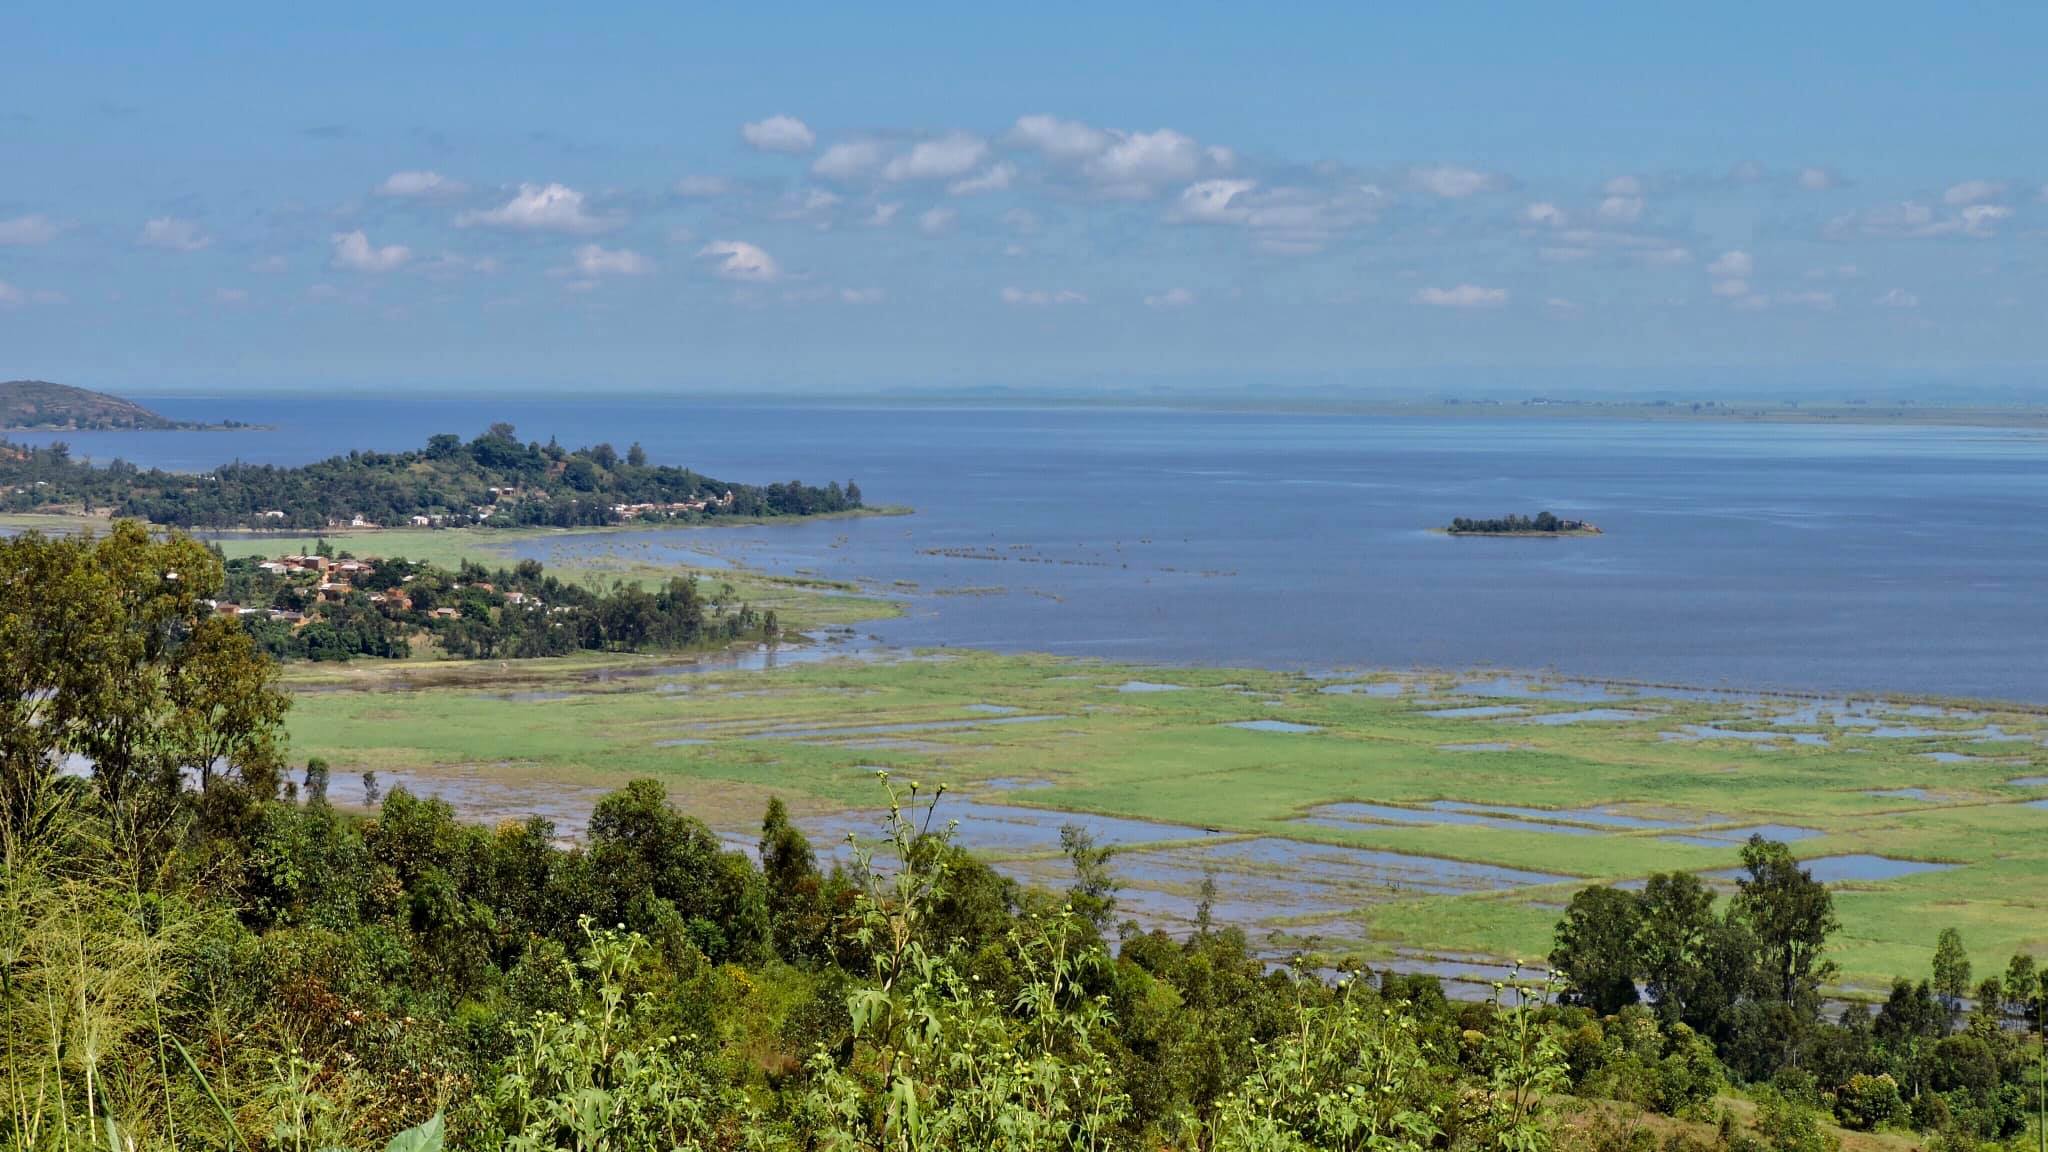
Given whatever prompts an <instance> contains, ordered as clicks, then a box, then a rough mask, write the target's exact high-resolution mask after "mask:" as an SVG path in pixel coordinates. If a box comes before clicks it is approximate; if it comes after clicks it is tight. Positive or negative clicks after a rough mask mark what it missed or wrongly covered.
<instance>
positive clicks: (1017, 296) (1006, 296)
mask: <svg viewBox="0 0 2048 1152" xmlns="http://www.w3.org/2000/svg"><path fill="white" fill-rule="evenodd" d="M1001 295H1002V300H1003V303H1005V304H1016V305H1028V306H1031V307H1037V308H1043V307H1046V306H1047V305H1054V304H1086V303H1087V302H1088V297H1087V296H1085V295H1083V294H1081V293H1079V292H1075V291H1072V290H1070V289H1066V288H1059V289H1045V288H1029V289H1026V288H1005V289H1003V291H1002V293H1001Z"/></svg>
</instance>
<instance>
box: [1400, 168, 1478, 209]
mask: <svg viewBox="0 0 2048 1152" xmlns="http://www.w3.org/2000/svg"><path fill="white" fill-rule="evenodd" d="M1408 175H1409V179H1411V180H1412V181H1414V183H1415V186H1416V187H1417V188H1420V189H1422V190H1423V191H1424V192H1427V193H1429V194H1430V195H1432V196H1436V197H1440V198H1442V199H1445V200H1463V199H1464V198H1466V197H1467V196H1475V195H1477V194H1479V193H1481V192H1486V191H1489V190H1491V189H1493V188H1495V187H1498V186H1499V182H1500V181H1499V178H1498V177H1496V176H1492V175H1490V174H1488V173H1485V172H1479V171H1475V170H1473V169H1471V168H1459V167H1456V166H1454V165H1450V164H1439V165H1436V166H1434V167H1430V168H1417V169H1415V170H1414V171H1413V172H1410V173H1409V174H1408Z"/></svg>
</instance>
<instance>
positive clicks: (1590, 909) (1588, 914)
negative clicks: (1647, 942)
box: [1550, 885, 1642, 1015]
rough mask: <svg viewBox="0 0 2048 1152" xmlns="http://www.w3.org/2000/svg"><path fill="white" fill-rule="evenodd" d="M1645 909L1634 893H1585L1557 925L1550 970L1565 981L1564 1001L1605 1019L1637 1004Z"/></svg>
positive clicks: (1602, 890) (1599, 888)
mask: <svg viewBox="0 0 2048 1152" xmlns="http://www.w3.org/2000/svg"><path fill="white" fill-rule="evenodd" d="M1641 926H1642V910H1641V908H1640V906H1639V905H1638V903H1637V900H1636V897H1635V895H1634V894H1632V893H1628V892H1624V891H1622V890H1621V889H1619V888H1609V887H1606V886H1604V885H1596V886H1594V887H1591V888H1582V889H1580V890H1579V891H1578V893H1577V894H1575V895H1574V896H1573V897H1572V901H1571V903H1570V904H1569V905H1567V906H1566V907H1565V911H1564V919H1563V920H1560V921H1558V925H1557V946H1556V947H1555V948H1553V949H1552V950H1551V953H1550V966H1551V968H1552V969H1553V970H1555V971H1557V972H1559V973H1561V974H1562V975H1563V976H1564V977H1565V980H1566V981H1567V985H1566V990H1565V996H1566V998H1567V999H1568V1000H1570V1001H1572V1002H1573V1003H1577V1004H1584V1005H1585V1006H1587V1007H1588V1008H1591V1009H1593V1010H1594V1011H1595V1012H1598V1013H1600V1014H1602V1015H1607V1014H1609V1013H1613V1012H1619V1011H1620V1010H1621V1009H1623V1008H1626V1007H1628V1006H1629V1005H1630V1004H1633V1003H1635V1002H1636V999H1637V993H1636V975H1637V973H1638V971H1639V970H1640V967H1641V966H1640V963H1639V961H1638V958H1637V942H1638V940H1639V939H1640V936H1641Z"/></svg>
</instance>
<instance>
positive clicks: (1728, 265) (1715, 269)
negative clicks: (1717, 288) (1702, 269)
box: [1707, 248, 1756, 280]
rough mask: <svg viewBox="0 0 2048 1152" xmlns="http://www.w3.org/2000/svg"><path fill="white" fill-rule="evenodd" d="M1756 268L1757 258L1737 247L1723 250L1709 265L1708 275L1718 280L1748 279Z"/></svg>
mask: <svg viewBox="0 0 2048 1152" xmlns="http://www.w3.org/2000/svg"><path fill="white" fill-rule="evenodd" d="M1755 270H1756V260H1755V259H1754V258H1753V257H1751V256H1750V254H1749V253H1747V252H1744V251H1742V250H1741V249H1739V248H1737V249H1734V250H1733V251H1728V252H1723V253H1721V255H1720V256H1718V257H1716V258H1715V260H1714V262H1713V263H1712V264H1709V265H1707V275H1709V276H1712V277H1713V278H1714V279H1716V280H1747V279H1749V277H1750V275H1751V274H1752V273H1753V272H1755Z"/></svg>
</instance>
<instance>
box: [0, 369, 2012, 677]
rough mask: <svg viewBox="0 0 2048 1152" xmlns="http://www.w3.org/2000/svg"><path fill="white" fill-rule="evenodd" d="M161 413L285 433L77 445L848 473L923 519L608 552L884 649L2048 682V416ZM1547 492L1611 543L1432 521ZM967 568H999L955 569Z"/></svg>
mask: <svg viewBox="0 0 2048 1152" xmlns="http://www.w3.org/2000/svg"><path fill="white" fill-rule="evenodd" d="M157 406H158V407H160V408H161V409H162V410H164V411H166V412H168V413H170V414H172V415H177V416H187V417H194V418H209V419H217V418H221V417H233V418H236V419H243V420H252V421H260V422H265V423H271V424H275V425H276V426H277V427H276V430H275V431H267V432H246V433H70V434H65V435H63V436H62V437H61V438H62V439H66V440H68V441H70V442H71V443H72V444H73V445H74V448H75V450H76V451H78V452H80V453H83V454H88V455H92V456H95V457H97V458H102V459H104V458H107V457H110V456H112V455H116V454H119V455H123V456H125V457H127V458H129V459H132V460H136V461H138V462H141V463H145V464H160V465H163V466H166V467H177V468H187V469H197V468H205V467H208V466H211V465H213V464H216V463H219V462H221V461H222V460H224V459H226V458H228V457H231V456H239V457H240V458H243V459H247V460H252V461H270V462H276V463H295V462H302V461H305V460H309V459H313V458H317V457H319V456H323V455H329V454H332V453H335V452H340V451H346V450H348V449H350V448H379V449H398V448H406V447H412V446H416V445H418V444H420V443H421V442H422V441H423V440H424V439H425V437H426V436H427V435H428V434H429V433H432V432H440V431H452V432H459V433H462V434H464V435H473V434H475V433H476V432H478V431H480V430H481V429H482V428H483V427H484V425H485V424H487V423H488V422H490V421H492V420H498V419H503V420H510V421H512V422H514V423H515V424H517V425H518V427H519V430H520V433H521V434H522V435H524V436H529V437H534V438H539V439H543V440H544V439H546V438H547V437H549V436H554V437H557V438H559V439H560V440H561V441H562V442H563V443H564V444H568V445H572V446H573V445H578V444H582V443H586V442H594V441H599V440H604V441H609V442H611V443H613V444H614V445H617V446H619V447H620V448H623V447H624V446H625V445H626V444H627V443H629V442H631V441H634V440H638V441H640V442H641V443H642V444H644V445H645V446H646V447H647V449H648V451H649V452H650V454H652V455H653V457H654V458H655V459H656V460H660V461H667V462H674V463H680V464H688V465H689V466H691V467H694V468H696V469H698V470H699V471H701V472H704V473H707V474H709V475H712V476H716V477H720V478H729V479H733V480H743V481H768V480H779V479H790V478H802V479H805V480H812V481H819V482H822V481H824V480H828V479H840V480H844V479H846V478H848V477H851V478H854V479H857V480H858V481H859V482H860V484H861V486H862V488H863V489H864V490H865V492H866V494H867V497H868V499H869V501H870V502H871V503H901V504H910V505H914V506H915V507H916V508H917V509H918V514H917V515H916V516H914V517H909V518H902V519H881V518H877V519H866V520H858V521H833V522H821V523H817V524H809V525H800V526H776V527H768V528H762V527H756V528H739V529H722V530H713V531H705V532H696V533H686V534H677V533H667V534H661V533H649V534H644V535H643V536H641V537H639V538H638V539H635V538H632V537H625V536H613V537H608V538H606V539H605V541H604V544H605V546H607V547H614V546H636V547H637V546H638V545H639V544H643V543H644V544H646V545H647V546H648V553H647V554H649V555H653V556H656V557H659V556H662V555H669V554H672V555H673V556H674V557H675V558H677V559H681V560H691V561H696V562H701V561H702V557H701V555H699V553H698V552H697V549H699V548H701V547H703V546H706V545H710V546H714V547H716V548H718V549H720V550H721V551H723V552H725V553H727V554H729V555H731V556H733V557H734V558H736V559H738V560H740V561H741V562H744V563H748V564H753V565H758V566H761V567H765V568H768V569H772V570H777V571H794V570H797V569H804V570H808V571H812V572H816V573H818V574H821V575H824V576H830V577H841V578H847V579H856V580H865V581H871V582H873V583H874V584H875V585H876V586H877V587H878V588H882V589H887V588H888V587H889V586H890V584H891V582H892V581H896V580H909V581H914V582H915V583H916V585H917V587H918V591H917V592H915V593H912V594H910V595H909V602H908V607H909V614H908V615H907V616H906V617H905V618H904V619H901V620H896V621H890V622H885V623H881V624H877V625H875V626H874V627H873V628H872V631H874V632H876V633H878V634H879V635H880V636H881V637H882V638H883V639H884V640H887V641H890V642H893V643H900V644H917V645H926V644H953V645H973V646H987V647H992V648H998V649H1005V650H1040V651H1050V652H1058V653H1069V654H1079V655H1094V656H1103V657H1109V658H1117V659H1132V660H1143V661H1158V662H1181V663H1194V664H1255V665H1266V666H1276V667H1300V668H1317V669H1320V668H1332V667H1339V666H1357V667H1408V666H1414V665H1423V666H1431V667H1451V668H1469V667H1475V666H1482V665H1497V666H1502V667H1507V668H1520V669H1554V670H1556V671H1557V672H1558V673H1560V674H1565V675H1574V676H1585V677H1594V678H1601V677H1613V678H1641V679H1649V680H1657V681H1671V682H1682V683H1689V684H1696V685H1702V686H1716V685H1721V686H1729V687H1741V688H1750V687H1783V688H1802V689H1816V690H1825V691H1845V692H1846V691H1897V692H1927V693H1948V694H1956V695H1968V696H1990V697H2006V698H2016V699H2026V700H2034V701H2042V700H2048V645H2043V644H2041V643H2039V641H2038V638H2039V637H2040V636H2042V635H2044V634H2048V597H2040V596H2038V595H2035V594H2034V590H2035V589H2037V588H2038V587H2040V586H2042V584H2043V579H2044V577H2048V517H2044V516H2042V515H2041V514H2040V513H2041V509H2042V508H2043V507H2048V467H2044V466H2043V465H2044V463H2048V439H2044V437H2043V436H2042V435H2041V434H2040V433H2038V432H2033V431H2002V430H1985V429H1964V428H1905V427H1870V426H1861V427H1859V426H1814V427H1807V426H1792V425H1777V426H1750V425H1738V424H1691V423H1672V424H1648V423H1625V422H1604V421H1587V422H1577V423H1574V422H1555V423H1553V422H1549V421H1541V422H1537V421H1530V422H1521V421H1514V420H1506V421H1499V422H1486V421H1475V420H1463V419H1461V420H1455V421H1451V420H1430V419H1423V418H1402V419H1384V418H1371V417H1351V416H1336V415H1323V414H1314V415H1291V414H1240V413H1203V412H1185V411H1172V412H1167V411H1150V410H1129V409H1123V410H1106V409H1105V410H1093V409H1086V410H1084V409H1031V408H1013V409H995V408H950V409H947V408H912V407H894V408H892V407H865V408H861V407H850V408H823V407H768V406H753V407H749V406H732V405H724V406H706V405H699V404H692V403H690V402H688V401H686V400H682V399H673V398H668V399H664V398H646V397H640V398H632V399H600V398H581V399H577V400H574V401H563V400H543V399H534V398H530V397H507V398H493V397H475V398H461V399H448V398H432V397H425V398H421V397H403V396H352V395H347V394H341V395H334V394H328V395H322V396H314V397H305V396H296V397H284V396H263V397H233V398H211V399H203V400H195V399H179V400H165V401H162V402H160V403H159V404H158V405H157ZM20 438H27V439H37V440H47V439H51V438H53V437H51V436H48V435H42V436H34V437H20ZM1544 509H1549V510H1551V511H1554V512H1557V513H1559V514H1561V515H1569V516H1576V517H1583V518H1586V519H1590V520H1592V521H1594V522H1596V523H1598V524H1599V525H1600V526H1601V527H1602V528H1604V529H1605V530H1606V533H1607V534H1606V535H1605V536H1602V537H1599V538H1596V539H1573V540H1503V539H1457V540H1453V539H1448V538H1445V537H1443V536H1439V535H1435V534H1432V533H1431V532H1430V531H1429V529H1430V528H1432V527H1434V526H1436V525H1440V524H1443V523H1444V522H1446V521H1448V520H1449V519H1450V518H1451V517H1453V516H1457V515H1496V514H1500V513H1505V512H1535V511H1541V510H1544ZM933 550H938V551H933ZM527 551H529V552H532V553H535V554H539V555H540V556H541V557H542V558H543V559H546V558H547V556H548V554H549V552H550V548H549V546H546V545H540V546H535V547H531V548H529V549H527ZM963 587H976V588H991V587H1000V588H1002V589H1003V590H1004V591H1003V592H1002V593H1001V594H985V595H974V596H957V595H956V596H938V595H932V594H931V593H932V592H933V591H934V590H937V589H947V588H953V589H957V588H963Z"/></svg>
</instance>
